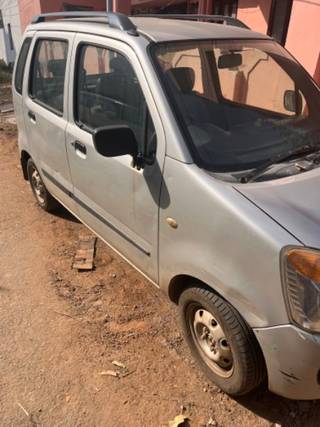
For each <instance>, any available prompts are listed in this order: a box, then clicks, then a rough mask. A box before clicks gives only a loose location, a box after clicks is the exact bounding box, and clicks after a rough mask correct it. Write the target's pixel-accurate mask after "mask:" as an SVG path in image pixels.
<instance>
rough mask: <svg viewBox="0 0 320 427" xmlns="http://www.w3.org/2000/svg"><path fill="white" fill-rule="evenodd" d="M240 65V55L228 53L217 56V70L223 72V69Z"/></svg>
mask: <svg viewBox="0 0 320 427" xmlns="http://www.w3.org/2000/svg"><path fill="white" fill-rule="evenodd" d="M240 65H242V55H241V54H240V53H228V54H226V55H221V56H219V59H218V68H219V70H223V69H225V68H235V67H239V66H240Z"/></svg>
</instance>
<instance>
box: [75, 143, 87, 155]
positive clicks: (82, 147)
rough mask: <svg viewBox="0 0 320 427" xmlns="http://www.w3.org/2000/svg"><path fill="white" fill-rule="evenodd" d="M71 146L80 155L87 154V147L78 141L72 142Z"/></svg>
mask: <svg viewBox="0 0 320 427" xmlns="http://www.w3.org/2000/svg"><path fill="white" fill-rule="evenodd" d="M71 145H72V146H73V147H74V149H75V150H76V151H80V153H82V154H87V147H86V146H85V145H84V144H82V142H80V141H73V142H71Z"/></svg>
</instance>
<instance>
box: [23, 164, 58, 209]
mask: <svg viewBox="0 0 320 427" xmlns="http://www.w3.org/2000/svg"><path fill="white" fill-rule="evenodd" d="M27 171H28V179H29V182H30V185H31V189H32V192H33V194H34V197H35V198H36V201H37V203H38V205H39V206H40V207H41V208H42V209H44V210H45V211H47V212H52V211H54V210H55V209H56V208H57V207H58V206H59V202H57V200H56V199H54V198H53V197H52V196H51V194H50V193H49V191H48V190H47V189H46V186H45V185H44V183H43V181H42V178H41V176H40V174H39V171H38V169H37V167H36V165H35V164H34V162H33V160H32V159H29V160H28V163H27Z"/></svg>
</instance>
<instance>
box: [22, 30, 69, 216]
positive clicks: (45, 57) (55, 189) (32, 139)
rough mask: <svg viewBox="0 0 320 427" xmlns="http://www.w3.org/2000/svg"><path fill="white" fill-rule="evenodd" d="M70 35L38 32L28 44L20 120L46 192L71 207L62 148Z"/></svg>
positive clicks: (65, 115) (67, 173)
mask: <svg viewBox="0 0 320 427" xmlns="http://www.w3.org/2000/svg"><path fill="white" fill-rule="evenodd" d="M73 38H74V35H73V34H72V33H62V32H42V31H41V32H38V33H37V34H36V35H35V36H34V39H33V41H32V49H33V51H32V57H31V63H30V74H29V79H28V80H29V81H28V88H27V90H26V94H25V104H24V119H25V124H26V134H27V136H28V142H29V144H30V145H31V150H32V153H31V154H32V157H33V159H34V161H35V163H36V165H37V168H38V169H39V172H40V174H41V175H42V178H43V180H44V182H45V184H46V186H47V188H48V189H49V191H50V192H51V193H52V194H53V195H54V196H56V197H57V198H58V199H59V200H60V201H61V202H62V203H63V204H65V205H66V206H67V207H69V208H70V209H72V208H73V200H72V198H71V197H70V195H71V194H72V190H73V189H72V183H71V176H70V170H69V164H68V159H67V153H66V145H65V130H66V126H67V121H68V110H67V103H68V100H67V95H65V94H66V93H67V87H68V84H69V69H70V56H71V51H72V43H73Z"/></svg>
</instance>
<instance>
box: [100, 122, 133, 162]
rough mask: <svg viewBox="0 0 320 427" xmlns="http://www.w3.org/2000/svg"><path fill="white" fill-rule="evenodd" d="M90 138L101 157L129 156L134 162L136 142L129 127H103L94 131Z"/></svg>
mask: <svg viewBox="0 0 320 427" xmlns="http://www.w3.org/2000/svg"><path fill="white" fill-rule="evenodd" d="M92 138H93V145H94V148H95V149H96V151H97V152H98V153H99V154H101V156H104V157H118V156H125V155H127V154H129V155H130V156H132V157H133V159H134V161H135V162H136V159H137V157H138V142H137V140H136V137H135V135H134V133H133V130H132V129H130V128H129V126H126V125H120V126H103V127H100V128H97V129H95V131H94V132H93V135H92Z"/></svg>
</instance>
